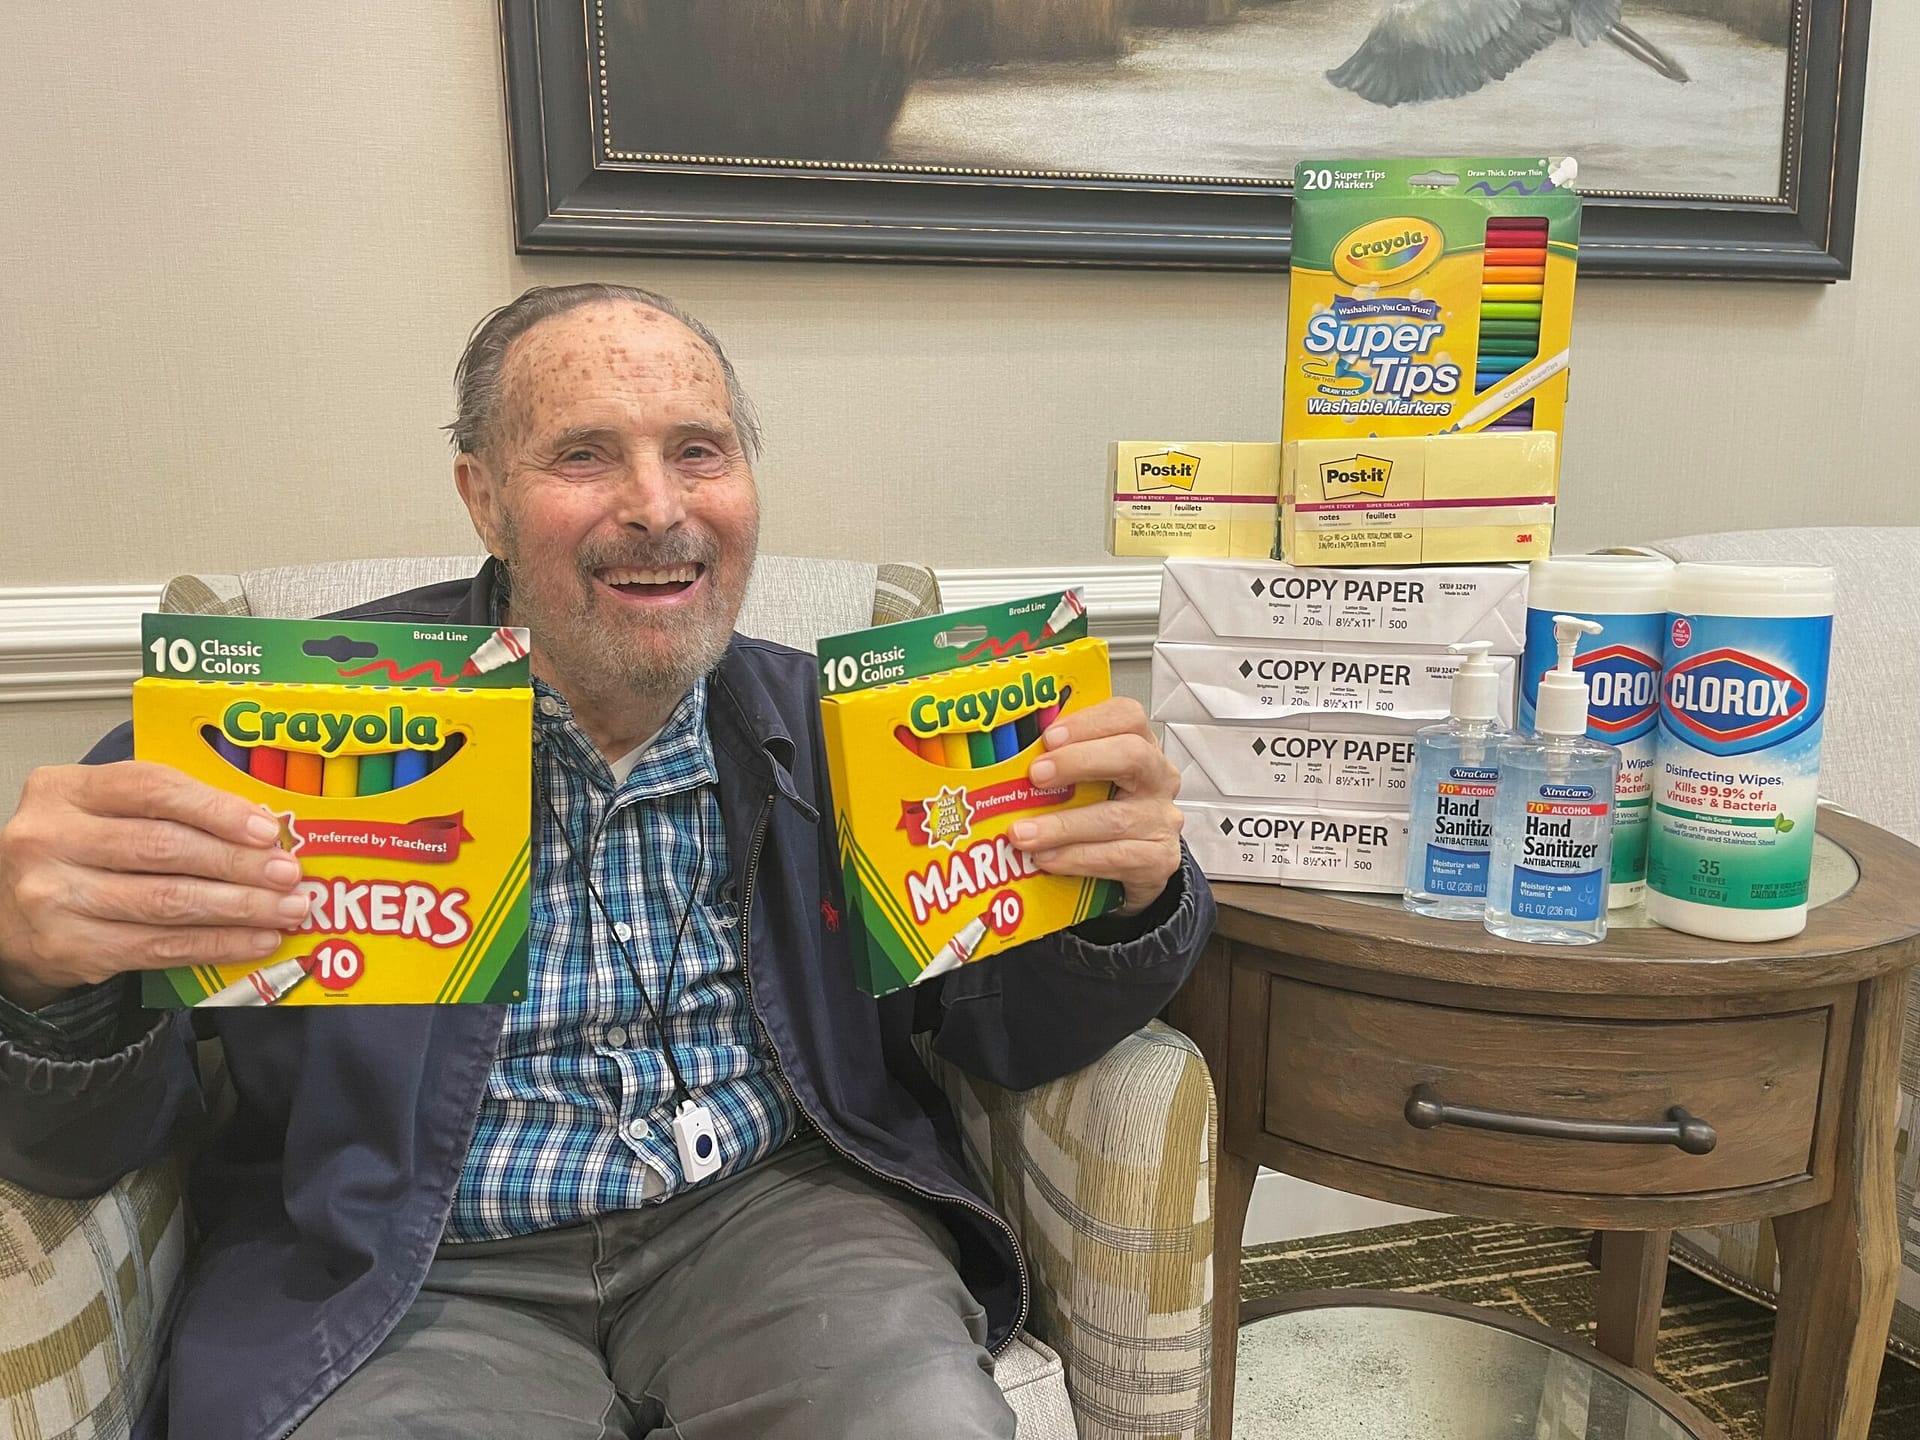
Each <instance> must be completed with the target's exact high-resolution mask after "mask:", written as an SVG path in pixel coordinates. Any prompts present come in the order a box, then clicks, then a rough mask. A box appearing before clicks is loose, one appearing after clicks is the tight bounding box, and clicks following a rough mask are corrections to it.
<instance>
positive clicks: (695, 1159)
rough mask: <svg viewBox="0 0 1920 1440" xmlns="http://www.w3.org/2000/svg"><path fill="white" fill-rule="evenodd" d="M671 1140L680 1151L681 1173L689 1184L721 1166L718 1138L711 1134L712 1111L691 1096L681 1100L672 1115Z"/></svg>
mask: <svg viewBox="0 0 1920 1440" xmlns="http://www.w3.org/2000/svg"><path fill="white" fill-rule="evenodd" d="M673 1144H674V1148H675V1149H677V1150H678V1151H679V1152H680V1175H681V1177H682V1178H683V1179H684V1180H685V1181H686V1182H687V1183H688V1184H689V1185H691V1184H693V1183H694V1182H695V1181H696V1180H704V1179H706V1178H707V1176H709V1175H711V1174H713V1172H714V1171H716V1170H718V1169H719V1168H720V1142H719V1141H718V1140H716V1139H715V1138H714V1134H713V1112H712V1111H711V1110H709V1109H707V1107H706V1106H704V1105H702V1104H700V1103H699V1102H698V1101H694V1100H683V1101H681V1102H680V1113H679V1114H678V1115H675V1116H674V1117H673Z"/></svg>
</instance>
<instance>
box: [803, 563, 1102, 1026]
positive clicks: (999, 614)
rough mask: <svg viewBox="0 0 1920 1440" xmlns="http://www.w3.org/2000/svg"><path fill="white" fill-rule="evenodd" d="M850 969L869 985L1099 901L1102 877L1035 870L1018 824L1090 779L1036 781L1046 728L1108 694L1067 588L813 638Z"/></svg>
mask: <svg viewBox="0 0 1920 1440" xmlns="http://www.w3.org/2000/svg"><path fill="white" fill-rule="evenodd" d="M818 653H819V659H820V715H821V720H822V723H823V726H824V729H825V734H826V747H827V768H828V774H829V776H830V778H831V780H832V784H833V806H834V820H835V823H836V826H837V828H838V831H839V843H840V865H841V871H842V875H843V878H844V888H845V894H846V904H847V911H848V914H847V921H848V923H849V924H850V926H851V931H852V936H851V938H852V948H853V952H854V956H855V963H856V970H855V980H856V982H857V983H858V984H859V986H860V988H861V989H862V990H864V991H866V992H867V993H868V994H871V995H885V994H887V993H889V992H890V991H894V990H899V989H901V988H903V987H905V986H907V985H912V984H917V983H918V982H919V981H921V980H924V979H930V978H932V977H933V976H935V975H938V974H941V973H944V972H945V971H947V970H951V969H953V968H955V967H956V966H959V965H963V964H967V963H968V962H970V961H974V960H980V959H984V958H985V957H986V956H989V955H992V954H995V953H996V952H998V951H1001V950H1005V949H1008V948H1010V947H1011V946H1015V945H1020V944H1023V943H1025V942H1026V941H1028V940H1031V939H1033V938H1034V937H1036V936H1039V935H1046V934H1049V933H1051V932H1052V931H1055V930H1061V929H1065V928H1066V927H1067V926H1069V925H1073V924H1076V923H1077V922H1079V921H1081V920H1086V919H1089V918H1091V917H1092V916H1095V915H1099V914H1101V913H1102V912H1104V911H1106V910H1109V909H1111V908H1112V907H1113V906H1114V905H1116V904H1118V903H1119V902H1120V888H1119V886H1118V885H1116V884H1115V883H1114V882H1112V881H1109V880H1092V879H1084V878H1081V877H1079V876H1071V875H1049V874H1047V873H1046V872H1044V871H1042V870H1041V869H1040V868H1039V867H1038V866H1036V865H1035V864H1034V863H1033V862H1032V861H1031V860H1030V859H1028V858H1027V855H1026V852H1024V851H1022V850H1019V849H1017V848H1016V847H1015V846H1014V845H1013V843H1012V842H1011V840H1009V839H1008V832H1009V831H1010V830H1011V829H1012V828H1013V825H1014V823H1015V822H1016V821H1018V820H1022V819H1027V818H1030V817H1032V816H1035V815H1043V814H1046V813H1048V812H1050V811H1055V810H1065V809H1070V808H1073V807H1076V806H1081V805H1090V804H1093V803H1094V802H1096V801H1099V800H1104V799H1106V798H1107V796H1108V794H1109V793H1110V788H1111V787H1109V786H1106V785H1078V786H1064V787H1061V788H1058V789H1045V790H1043V789H1038V788H1036V787H1035V786H1034V784H1033V783H1032V781H1031V780H1030V779H1029V778H1028V771H1029V770H1030V769H1031V768H1032V765H1033V762H1034V761H1035V760H1036V759H1038V758H1039V757H1040V755H1041V754H1043V753H1044V750H1045V746H1044V744H1043V742H1042V738H1041V737H1042V736H1043V735H1044V733H1045V731H1046V729H1047V727H1048V726H1049V725H1051V724H1052V723H1053V722H1054V720H1055V719H1057V718H1058V717H1060V716H1062V715H1071V714H1073V713H1075V712H1076V711H1079V710H1083V709H1085V708H1086V707H1087V706H1089V705H1093V704H1096V703H1098V702H1099V701H1101V700H1104V699H1106V698H1107V697H1108V696H1109V695H1110V694H1111V693H1112V686H1111V680H1110V678H1109V674H1108V667H1107V647H1106V642H1105V641H1102V640H1095V639H1092V638H1091V637H1089V636H1088V634H1087V617H1086V607H1085V606H1084V604H1083V603H1082V602H1081V599H1080V595H1079V592H1078V591H1067V592H1065V593H1058V594H1052V595H1042V596H1038V597H1036V598H1034V599H1031V600H1016V601H1011V602H1007V603H1004V604H999V605H982V606H979V607H977V608H975V609H972V610H960V611H954V612H951V613H948V614H945V615H934V616H928V617H926V618H924V619H919V620H903V621H900V622H899V623H898V624H894V625H882V626H878V627H876V628H874V629H871V630H859V631H854V632H853V633H851V634H847V635H835V636H831V637H829V638H827V639H825V640H822V641H821V642H820V646H819V652H818Z"/></svg>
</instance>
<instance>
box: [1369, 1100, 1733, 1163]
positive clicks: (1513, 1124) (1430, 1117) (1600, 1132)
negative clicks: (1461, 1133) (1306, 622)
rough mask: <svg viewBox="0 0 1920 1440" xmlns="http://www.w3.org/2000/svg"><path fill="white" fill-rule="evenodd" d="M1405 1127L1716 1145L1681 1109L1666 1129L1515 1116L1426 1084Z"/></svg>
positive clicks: (1698, 1149) (1690, 1148) (1696, 1151)
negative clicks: (1452, 1100)
mask: <svg viewBox="0 0 1920 1440" xmlns="http://www.w3.org/2000/svg"><path fill="white" fill-rule="evenodd" d="M1406 1115H1407V1123H1408V1124H1409V1125H1411V1126H1413V1127H1414V1129H1416V1130H1437V1129H1439V1128H1440V1126H1442V1125H1464V1126H1466V1127H1467V1128H1468V1129H1469V1130H1497V1131H1499V1132H1500V1133H1501V1134H1502V1135H1538V1136H1541V1137H1543V1138H1545V1139H1548V1140H1598V1141H1600V1142H1601V1143H1603V1144H1608V1145H1673V1146H1677V1147H1678V1148H1680V1149H1682V1150H1684V1151H1686V1152H1687V1154H1689V1155H1705V1154H1706V1153H1707V1152H1708V1151H1710V1150H1711V1149H1713V1147H1714V1146H1715V1145H1717V1144H1719V1143H1720V1137H1719V1136H1718V1135H1716V1134H1715V1133H1714V1130H1713V1126H1711V1125H1709V1124H1708V1123H1707V1122H1706V1121H1704V1120H1702V1119H1700V1118H1699V1117H1697V1116H1695V1115H1691V1114H1689V1113H1688V1112H1687V1111H1686V1109H1685V1108H1684V1107H1682V1106H1679V1105H1675V1106H1674V1107H1673V1108H1672V1109H1671V1110H1669V1111H1667V1120H1668V1122H1669V1123H1667V1124H1665V1125H1636V1124H1631V1123H1628V1122H1626V1121H1618V1120H1549V1119H1547V1118H1545V1117H1544V1116H1540V1115H1514V1114H1510V1113H1508V1112H1507V1111H1505V1110H1482V1109H1480V1108H1479V1107H1478V1106H1475V1105H1449V1104H1447V1103H1446V1101H1444V1100H1442V1099H1441V1098H1440V1096H1439V1094H1438V1092H1436V1091H1435V1090H1434V1088H1433V1087H1432V1086H1431V1085H1416V1086H1414V1087H1413V1093H1412V1094H1411V1095H1409V1096H1408V1097H1407V1109H1406Z"/></svg>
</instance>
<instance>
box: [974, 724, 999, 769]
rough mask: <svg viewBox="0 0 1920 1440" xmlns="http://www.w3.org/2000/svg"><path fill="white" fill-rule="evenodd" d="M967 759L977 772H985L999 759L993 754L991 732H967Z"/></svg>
mask: <svg viewBox="0 0 1920 1440" xmlns="http://www.w3.org/2000/svg"><path fill="white" fill-rule="evenodd" d="M967 758H968V759H969V760H971V761H972V763H973V768H974V769H976V770H984V769H986V768H987V766H989V765H991V764H993V763H994V761H995V759H997V758H998V757H997V756H995V754H994V753H993V735H992V734H991V733H990V732H989V731H986V730H969V731H968V732H967Z"/></svg>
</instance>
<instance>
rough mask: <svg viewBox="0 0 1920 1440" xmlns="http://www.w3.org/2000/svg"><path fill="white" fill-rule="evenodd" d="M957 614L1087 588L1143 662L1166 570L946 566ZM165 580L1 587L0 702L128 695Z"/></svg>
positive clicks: (1093, 604) (1103, 632)
mask: <svg viewBox="0 0 1920 1440" xmlns="http://www.w3.org/2000/svg"><path fill="white" fill-rule="evenodd" d="M937 573H938V575H939V579H940V594H941V598H942V599H943V601H944V602H945V604H946V607H947V608H948V609H949V610H964V609H966V608H967V607H969V606H972V605H986V604H991V603H992V602H994V601H997V600H1016V599H1019V598H1020V597H1021V596H1024V595H1038V594H1043V593H1045V592H1046V591H1049V590H1065V589H1067V588H1068V587H1070V586H1075V585H1077V586H1079V587H1080V589H1081V591H1082V592H1083V593H1084V595H1085V596H1086V601H1087V614H1088V619H1089V621H1090V622H1091V624H1092V627H1093V633H1094V634H1096V635H1098V636H1100V637H1102V638H1103V639H1105V640H1106V641H1107V643H1108V645H1109V646H1110V647H1111V651H1112V655H1113V658H1114V659H1116V660H1144V659H1146V658H1147V656H1148V655H1149V654H1150V653H1151V652H1152V649H1153V632H1154V627H1155V625H1156V624H1157V623H1158V618H1159V613H1160V566H1159V563H1158V562H1148V563H1146V564H1118V565H1088V566H1068V565H1061V566H1043V567H1040V568H1036V569H1031V570H1025V569H978V570H941V571H938V572H937ZM160 590H161V584H160V582H159V581H155V582H153V583H151V584H145V585H14V586H0V704H8V703H15V704H19V703H28V702H36V701H37V702H46V701H54V700H120V699H124V698H126V695H127V692H128V690H129V688H130V687H131V686H132V684H133V682H134V681H135V680H137V679H139V678H140V616H141V615H142V614H143V613H144V612H146V611H149V610H152V609H154V608H156V607H157V606H158V605H159V603H160Z"/></svg>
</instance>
